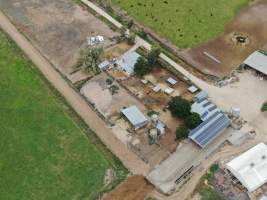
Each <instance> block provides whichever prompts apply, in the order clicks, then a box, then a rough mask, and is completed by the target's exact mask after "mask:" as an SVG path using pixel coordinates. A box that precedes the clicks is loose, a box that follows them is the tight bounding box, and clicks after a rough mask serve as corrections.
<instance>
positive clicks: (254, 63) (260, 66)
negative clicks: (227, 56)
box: [244, 51, 267, 75]
mask: <svg viewBox="0 0 267 200" xmlns="http://www.w3.org/2000/svg"><path fill="white" fill-rule="evenodd" d="M244 64H245V65H248V66H249V67H251V68H253V69H255V70H257V71H259V72H261V73H263V74H265V75H267V56H266V55H264V54H263V53H261V52H259V51H255V52H254V53H252V54H251V55H250V56H249V57H248V58H247V59H246V60H245V61H244Z"/></svg>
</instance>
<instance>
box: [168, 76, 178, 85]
mask: <svg viewBox="0 0 267 200" xmlns="http://www.w3.org/2000/svg"><path fill="white" fill-rule="evenodd" d="M167 82H168V83H169V84H171V85H172V86H174V85H175V84H176V83H177V81H176V80H175V79H173V78H171V77H170V78H168V79H167Z"/></svg>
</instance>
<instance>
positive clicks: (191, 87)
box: [188, 85, 198, 94]
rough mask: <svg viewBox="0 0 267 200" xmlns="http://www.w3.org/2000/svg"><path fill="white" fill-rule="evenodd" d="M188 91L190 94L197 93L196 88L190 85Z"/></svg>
mask: <svg viewBox="0 0 267 200" xmlns="http://www.w3.org/2000/svg"><path fill="white" fill-rule="evenodd" d="M188 91H189V92H191V93H192V94H194V93H196V92H197V91H198V88H197V87H196V86H194V85H192V86H190V87H189V88H188Z"/></svg>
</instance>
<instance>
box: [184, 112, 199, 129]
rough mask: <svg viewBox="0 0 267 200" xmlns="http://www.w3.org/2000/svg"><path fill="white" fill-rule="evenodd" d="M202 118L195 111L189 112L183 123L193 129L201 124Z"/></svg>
mask: <svg viewBox="0 0 267 200" xmlns="http://www.w3.org/2000/svg"><path fill="white" fill-rule="evenodd" d="M201 122H202V120H201V118H200V116H199V114H197V113H192V114H190V115H189V116H188V117H187V118H186V120H185V125H186V126H187V127H188V128H190V129H194V128H196V127H197V126H198V125H199V124H201Z"/></svg>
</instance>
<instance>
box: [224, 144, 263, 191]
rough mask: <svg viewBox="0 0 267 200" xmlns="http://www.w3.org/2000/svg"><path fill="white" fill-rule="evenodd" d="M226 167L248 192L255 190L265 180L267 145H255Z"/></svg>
mask: <svg viewBox="0 0 267 200" xmlns="http://www.w3.org/2000/svg"><path fill="white" fill-rule="evenodd" d="M226 167H227V169H228V170H229V171H230V172H231V173H232V174H233V175H234V176H235V177H236V178H237V179H238V180H239V181H240V182H241V183H242V185H243V186H244V187H245V188H246V189H247V190H248V191H249V192H253V191H255V190H257V189H258V188H259V187H261V186H262V185H263V184H265V183H266V182H267V145H266V144H264V143H260V144H258V145H256V146H255V147H253V148H251V149H250V150H248V151H246V152H245V153H243V154H241V155H240V156H238V157H237V158H235V159H233V160H232V161H230V162H229V163H227V165H226Z"/></svg>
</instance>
